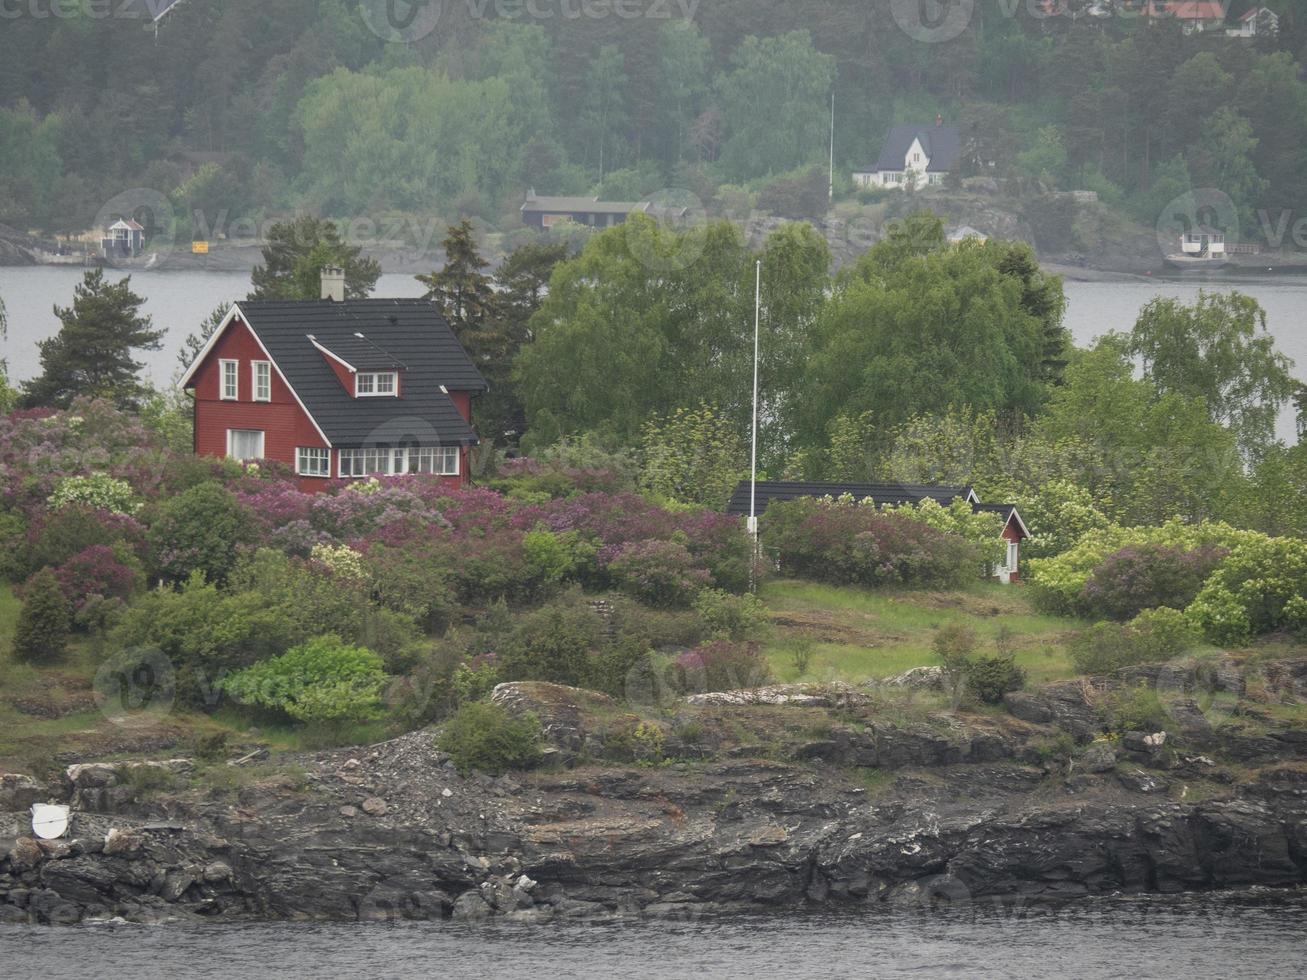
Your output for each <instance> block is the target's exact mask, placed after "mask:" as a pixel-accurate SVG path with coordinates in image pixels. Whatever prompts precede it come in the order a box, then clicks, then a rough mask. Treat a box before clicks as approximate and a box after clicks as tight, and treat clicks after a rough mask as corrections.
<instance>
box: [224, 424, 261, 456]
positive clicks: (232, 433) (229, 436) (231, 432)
mask: <svg viewBox="0 0 1307 980" xmlns="http://www.w3.org/2000/svg"><path fill="white" fill-rule="evenodd" d="M238 432H255V433H258V436H259V451H258V453H257V454H255V455H253V456H237V455H236V454H235V453H234V452H233V451H232V449H233V446H232V442H233V439H234V437H235V435H236V433H238ZM267 449H268V441H267V433H265V432H264V431H263V430H262V429H228V430H227V458H228V459H239V460H240V461H241V462H245V461H247V460H251V459H266V458H267V456H266V455H264V454H265V453H266V452H267Z"/></svg>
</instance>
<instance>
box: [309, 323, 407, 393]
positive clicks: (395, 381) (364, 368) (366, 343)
mask: <svg viewBox="0 0 1307 980" xmlns="http://www.w3.org/2000/svg"><path fill="white" fill-rule="evenodd" d="M307 336H308V339H309V342H310V343H311V344H313V346H314V347H315V348H317V350H318V352H319V353H320V354H321V355H322V357H323V359H324V360H325V361H326V362H327V366H328V367H330V368H331V370H332V372H333V373H335V375H336V378H337V380H338V381H340V383H341V386H342V387H343V388H344V389H345V390H346V391H347V392H349V394H350V395H351V396H352V397H354V398H398V397H399V396H400V391H401V388H402V384H403V380H402V379H403V375H404V370H405V366H404V364H403V362H402V361H400V360H399V359H398V358H396V357H394V356H393V355H391V354H389V353H388V352H387V351H385V350H383V349H382V348H381V347H379V346H377V345H376V344H374V343H373V342H372V341H370V340H368V338H367V337H365V336H364V335H363V334H361V333H357V332H355V333H352V334H344V335H337V336H334V337H330V338H325V337H317V336H315V335H313V334H308V335H307Z"/></svg>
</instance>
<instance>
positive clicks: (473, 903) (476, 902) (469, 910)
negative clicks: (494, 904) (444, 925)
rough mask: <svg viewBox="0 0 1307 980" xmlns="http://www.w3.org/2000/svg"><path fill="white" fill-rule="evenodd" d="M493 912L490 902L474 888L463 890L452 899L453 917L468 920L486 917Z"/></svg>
mask: <svg viewBox="0 0 1307 980" xmlns="http://www.w3.org/2000/svg"><path fill="white" fill-rule="evenodd" d="M493 914H494V910H493V909H491V907H490V903H489V902H487V901H486V900H485V899H484V898H482V897H481V893H480V892H478V891H477V890H476V889H473V890H471V891H467V892H464V893H463V894H462V895H459V896H458V898H456V899H455V900H454V918H455V919H456V920H460V921H464V922H468V921H477V920H480V919H488V918H489V917H490V916H491V915H493Z"/></svg>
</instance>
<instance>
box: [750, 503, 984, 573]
mask: <svg viewBox="0 0 1307 980" xmlns="http://www.w3.org/2000/svg"><path fill="white" fill-rule="evenodd" d="M761 523H762V540H763V545H764V546H765V547H766V548H767V549H769V550H770V551H772V552H774V553H775V554H776V555H777V556H778V558H779V560H780V566H781V569H782V571H784V572H786V573H787V574H790V575H795V576H798V577H800V578H810V579H816V580H818V581H823V582H835V583H840V584H847V585H871V586H881V585H905V586H911V587H932V588H933V587H938V586H951V585H957V584H960V583H961V582H964V581H966V580H967V579H968V578H974V577H976V576H977V575H978V574H979V572H980V570H981V567H982V561H981V557H980V554H979V552H978V551H977V549H976V548H975V546H973V545H971V544H969V543H968V542H967V541H965V540H964V539H963V538H961V537H959V536H957V535H953V534H945V533H944V532H942V531H937V530H935V529H934V528H932V527H930V526H929V525H927V524H923V523H921V522H919V521H914V520H912V519H910V518H908V517H904V516H902V515H899V514H881V513H878V512H877V511H875V510H873V509H872V508H870V507H864V506H860V505H858V504H845V503H838V502H832V501H823V500H819V499H816V498H811V497H809V498H803V499H800V500H789V501H783V502H781V503H775V504H772V505H771V506H770V507H768V508H767V514H766V516H765V518H764V519H763V520H762V522H761Z"/></svg>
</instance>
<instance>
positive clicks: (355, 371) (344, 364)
mask: <svg viewBox="0 0 1307 980" xmlns="http://www.w3.org/2000/svg"><path fill="white" fill-rule="evenodd" d="M305 336H306V337H308V338H309V343H310V344H312V345H313V346H314V347H316V348H317V349H318V350H320V351H322V353H324V354H326V355H327V356H328V357H330V358H331V359H332V360H333V361H335V362H336V363H337V364H339V365H340V366H341V367H343V368H344V369H345V370H346V371H348V372H349V373H350V374H358V368H356V367H355V366H354V365H353V364H351V363H350V362H349V361H347V360H345V358H343V357H341V356H340V355H339V354H333V353H332V352H331V351H329V350H327V348H325V347H323V346H322V345H321V344H320V343H318V339H317V338H316V337H314V336H313V334H311V333H310V334H305Z"/></svg>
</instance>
